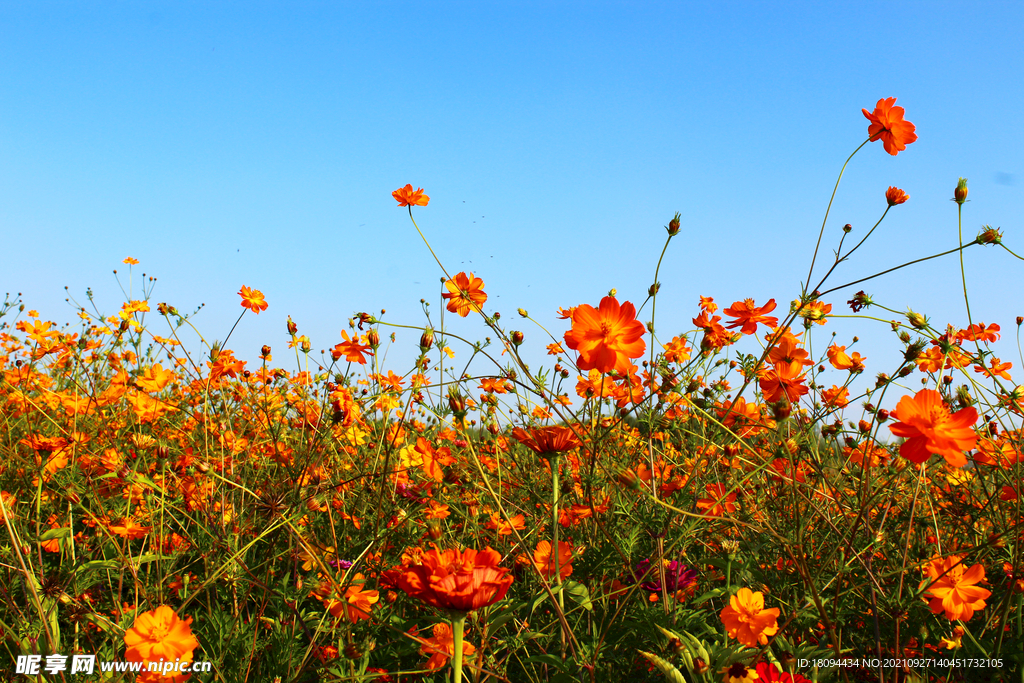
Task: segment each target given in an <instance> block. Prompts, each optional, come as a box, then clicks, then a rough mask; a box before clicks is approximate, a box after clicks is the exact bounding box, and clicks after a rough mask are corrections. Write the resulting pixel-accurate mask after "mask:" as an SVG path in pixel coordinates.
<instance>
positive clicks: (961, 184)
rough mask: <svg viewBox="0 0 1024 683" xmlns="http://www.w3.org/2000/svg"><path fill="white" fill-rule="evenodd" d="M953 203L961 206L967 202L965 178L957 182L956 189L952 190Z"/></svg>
mask: <svg viewBox="0 0 1024 683" xmlns="http://www.w3.org/2000/svg"><path fill="white" fill-rule="evenodd" d="M953 201H954V202H956V203H957V204H960V205H961V206H962V205H963V203H964V202H966V201H967V178H961V179H960V180H958V181H957V183H956V189H955V190H953Z"/></svg>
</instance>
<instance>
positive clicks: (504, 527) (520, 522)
mask: <svg viewBox="0 0 1024 683" xmlns="http://www.w3.org/2000/svg"><path fill="white" fill-rule="evenodd" d="M484 528H485V529H494V530H495V531H496V532H497V533H498V535H499V536H511V535H512V530H513V529H516V530H518V531H522V530H523V529H525V528H526V518H525V517H524V516H523V515H516V516H515V517H510V518H509V520H508V521H507V522H506V521H505V520H504V519H502V518H501V515H500V514H498V513H497V512H494V513H492V514H491V517H490V519H488V520H487V524H484Z"/></svg>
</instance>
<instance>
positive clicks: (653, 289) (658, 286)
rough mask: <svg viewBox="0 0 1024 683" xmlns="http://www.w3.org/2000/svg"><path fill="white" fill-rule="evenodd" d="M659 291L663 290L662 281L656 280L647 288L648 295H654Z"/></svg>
mask: <svg viewBox="0 0 1024 683" xmlns="http://www.w3.org/2000/svg"><path fill="white" fill-rule="evenodd" d="M659 291H661V283H660V282H655V283H654V284H653V285H651V286H650V287H648V288H647V295H648V296H654V295H655V294H657V293H658V292H659Z"/></svg>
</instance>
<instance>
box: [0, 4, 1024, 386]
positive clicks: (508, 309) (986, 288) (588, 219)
mask: <svg viewBox="0 0 1024 683" xmlns="http://www.w3.org/2000/svg"><path fill="white" fill-rule="evenodd" d="M1022 25H1024V6H1022V5H1020V4H1019V3H971V4H968V3H952V2H950V3H941V2H928V3H924V2H921V3H911V2H907V3H872V2H857V3H827V4H826V3H752V2H751V3H682V2H675V3H639V2H637V3H598V2H593V3H568V2H566V3H548V2H543V3H542V2H536V3H469V2H467V3H456V2H446V3H418V4H415V5H413V4H410V3H382V2H374V3H361V4H344V3H302V2H292V3H255V2H246V3H229V2H224V3H194V2H174V3H171V2H145V3H142V2H140V3H57V2H55V3H0V35H2V40H0V63H2V64H3V65H4V66H3V68H2V69H0V225H2V232H3V235H4V251H5V257H4V259H3V261H4V266H3V269H2V272H0V291H11V292H22V293H23V300H24V302H25V303H26V305H27V306H28V307H30V308H35V309H38V310H39V312H40V314H41V316H42V317H43V318H44V319H52V320H55V321H57V322H58V323H63V322H73V321H74V310H73V309H72V308H71V307H69V306H68V305H67V304H66V303H65V302H64V299H65V298H66V296H67V293H68V292H69V293H70V294H72V295H73V296H74V297H75V298H76V299H77V300H79V301H84V300H85V294H84V293H85V290H86V289H87V288H89V287H91V288H92V290H93V292H94V294H95V297H96V300H97V302H99V304H100V306H101V309H102V310H103V311H104V312H106V313H113V312H115V311H116V310H117V308H118V307H119V305H120V303H121V302H122V301H123V297H122V295H121V292H120V290H119V288H118V285H117V283H116V281H115V279H114V277H113V275H112V274H111V271H112V270H113V269H117V270H118V271H119V272H120V273H121V274H122V275H125V274H126V272H127V267H126V266H124V265H123V264H122V263H121V260H122V259H124V258H125V257H127V256H132V257H134V258H137V259H139V260H140V261H141V264H140V265H139V266H136V268H135V270H134V276H133V283H134V286H135V288H136V292H137V291H138V286H139V281H140V274H141V273H142V272H145V273H147V274H148V275H151V276H156V277H157V278H158V281H157V283H156V289H155V291H154V293H153V300H154V302H158V301H166V302H168V303H171V304H173V305H175V306H177V307H178V308H179V309H181V310H183V311H185V310H192V309H194V308H196V307H198V306H199V305H200V304H206V305H205V308H203V310H202V312H201V313H200V314H199V315H197V316H196V317H195V318H194V322H195V324H196V326H197V327H198V328H199V329H200V330H201V331H202V332H203V333H204V335H206V336H207V337H208V338H209V339H211V340H212V339H217V338H219V339H223V337H224V336H225V335H226V334H227V331H228V330H229V329H230V328H231V325H232V323H233V322H234V320H235V318H236V317H237V315H238V313H239V312H240V311H241V308H240V307H239V298H238V296H237V294H236V292H237V291H238V290H239V288H240V287H241V286H242V285H247V286H250V287H254V288H258V289H260V290H262V291H263V292H264V293H265V294H266V297H267V300H268V301H269V303H270V308H269V310H267V311H266V312H265V313H263V314H261V315H260V316H258V317H257V316H252V315H246V318H245V319H244V320H243V321H242V323H241V324H240V325H239V327H238V329H237V330H236V331H235V333H234V335H233V336H232V338H231V342H230V343H229V346H231V347H232V348H234V349H235V350H236V353H237V355H238V356H239V357H241V358H247V359H250V360H254V359H255V358H256V357H257V355H258V349H259V347H260V345H262V344H264V343H267V344H270V345H271V346H273V347H274V350H275V351H274V353H275V364H281V365H286V358H287V356H286V354H285V345H286V343H287V335H286V333H285V321H286V319H287V316H289V315H291V316H292V318H293V319H294V320H295V322H296V323H297V324H298V325H299V331H300V333H302V334H307V335H309V337H310V338H311V339H312V341H313V346H314V349H317V350H319V349H321V348H329V347H330V346H332V345H334V344H335V343H337V342H338V341H340V336H339V332H340V330H342V329H344V328H345V324H346V320H347V318H348V317H349V316H351V315H352V314H353V313H354V312H356V311H362V310H365V311H371V312H373V311H379V310H380V309H381V308H385V309H387V311H388V314H387V316H386V317H387V319H388V320H390V321H392V322H396V323H402V324H411V325H417V324H422V321H423V317H422V313H421V311H420V304H419V301H420V299H421V298H423V299H427V300H428V301H431V302H433V305H432V313H433V314H434V315H435V321H436V316H437V315H438V314H439V312H440V310H439V309H440V308H441V306H440V304H439V287H440V284H439V281H438V280H439V277H440V275H441V273H440V272H439V270H438V268H437V266H436V264H435V263H434V262H433V259H432V258H431V257H430V255H429V253H428V252H427V250H426V247H425V246H424V245H423V243H422V242H421V241H420V239H419V237H418V236H417V235H416V233H415V231H414V229H413V228H412V226H411V224H410V223H409V220H408V215H407V213H406V210H405V209H400V208H397V206H396V203H395V201H394V200H393V199H392V198H391V191H392V190H394V189H395V188H397V187H399V186H402V185H405V184H406V183H412V184H413V185H414V186H415V187H422V188H424V189H425V190H426V192H427V194H428V195H430V197H431V202H430V205H429V206H428V207H426V208H417V210H416V215H417V217H418V221H419V224H420V227H421V228H422V229H423V230H424V231H425V233H426V234H427V235H428V236H429V237H430V239H431V242H432V245H433V247H434V249H435V250H436V251H437V253H438V255H439V256H440V257H441V259H442V260H443V261H444V262H445V263H446V266H447V267H448V268H449V270H450V271H451V272H457V271H459V270H466V271H473V272H474V274H476V275H478V276H480V277H482V278H483V279H484V281H485V283H486V291H487V292H488V294H489V295H490V299H489V301H488V302H487V306H486V309H487V310H488V311H494V310H497V311H500V312H501V313H502V314H503V321H504V322H506V323H508V325H509V327H520V328H522V329H523V330H524V331H525V332H526V336H527V346H526V348H530V349H532V350H531V351H529V352H528V353H527V356H528V358H529V359H530V360H531V362H535V363H542V362H544V363H549V362H550V361H549V360H547V359H546V358H545V356H544V355H543V344H544V343H546V342H547V340H544V339H542V334H541V333H540V331H539V330H536V329H535V328H531V327H530V326H529V325H528V324H525V325H524V324H522V323H518V322H516V321H515V317H516V316H515V309H516V308H517V307H523V308H526V309H528V310H529V311H530V312H531V314H532V315H533V316H534V317H535V318H537V319H538V321H539V322H541V323H543V324H544V325H546V326H548V327H549V329H551V330H552V331H554V332H555V333H556V334H557V335H559V336H560V334H561V333H562V332H564V331H565V329H566V326H565V323H564V322H563V321H558V320H556V317H555V312H556V310H557V308H558V307H559V306H565V307H568V306H572V305H576V304H579V303H591V304H594V305H596V304H597V302H598V301H599V300H600V298H601V296H603V295H604V294H605V293H606V292H607V291H608V290H609V289H611V288H613V287H614V288H617V289H618V292H619V299H620V301H622V300H631V301H634V302H637V303H639V302H640V301H642V300H643V298H644V295H645V293H646V290H647V287H648V286H649V285H650V284H651V282H652V281H653V276H654V275H653V273H654V266H655V263H656V261H657V257H658V254H659V253H660V249H661V246H662V243H663V241H664V238H665V232H664V230H663V226H664V225H665V224H666V223H667V222H668V220H669V219H670V218H671V216H672V215H673V213H674V212H676V211H679V212H681V213H682V216H683V219H682V232H681V235H680V236H679V237H677V238H676V239H674V240H673V242H672V244H671V246H670V247H669V250H668V253H667V254H666V256H665V260H664V263H663V265H662V271H661V275H660V277H659V279H660V280H661V282H662V290H661V296H660V297H659V303H658V322H657V325H658V329H659V336H662V337H663V339H665V340H667V339H668V338H670V337H671V336H672V335H673V334H676V333H680V332H684V331H686V330H689V329H692V324H691V322H690V319H691V318H692V317H694V316H695V315H696V314H697V299H698V296H699V295H706V296H713V297H715V299H716V300H717V301H718V302H720V303H721V304H722V307H723V308H724V307H725V306H727V305H728V304H729V303H731V302H732V301H734V300H737V299H742V298H746V297H751V298H754V299H755V300H756V301H757V302H758V303H761V302H763V301H765V300H767V299H768V298H772V297H774V298H776V299H777V300H778V301H779V302H780V304H782V305H781V308H784V307H785V305H786V302H788V301H790V300H792V299H793V298H794V297H795V296H796V295H797V294H798V291H799V284H800V281H801V280H802V279H803V278H804V277H806V271H807V267H808V264H809V259H810V256H811V253H812V251H813V246H814V240H815V239H816V237H817V234H818V230H819V228H820V226H821V220H822V216H823V214H824V210H825V207H826V205H827V203H828V198H829V194H830V192H831V190H832V186H833V185H834V183H835V178H836V175H837V173H838V171H839V168H840V167H841V165H842V163H843V161H844V160H845V158H846V157H847V155H848V154H849V153H850V152H851V151H852V150H853V149H854V148H856V147H857V145H858V144H860V143H861V142H862V141H863V140H864V138H865V137H866V136H867V125H868V122H867V120H866V119H865V118H864V116H863V115H862V114H861V111H860V110H861V108H862V107H866V108H868V109H869V110H870V109H872V108H873V107H874V104H875V102H876V101H877V100H878V99H879V98H883V97H893V96H894V97H898V98H899V99H898V104H899V105H901V106H904V107H905V108H906V111H907V119H908V120H910V121H912V122H914V123H915V124H916V126H917V133H918V136H919V140H918V141H917V142H916V143H914V144H912V145H911V146H910V147H908V149H907V150H906V151H905V152H902V153H900V154H899V155H898V156H897V157H891V156H889V155H888V154H886V153H885V152H884V151H883V150H882V146H881V143H874V144H871V145H868V146H866V147H865V148H864V149H863V150H861V152H860V153H858V155H857V156H856V157H855V158H854V160H853V161H852V162H851V165H850V167H849V168H848V170H847V172H846V175H845V177H844V181H843V184H842V185H841V186H840V189H839V193H838V195H837V197H836V201H835V203H834V205H833V208H832V214H831V218H830V221H829V224H828V226H827V227H826V238H825V240H824V242H823V245H824V246H823V249H824V254H825V256H826V257H827V256H828V255H829V253H830V250H831V249H832V248H834V246H835V244H836V242H837V240H838V237H839V235H840V234H841V226H842V225H843V224H844V223H851V224H852V225H853V226H854V230H855V231H854V233H853V236H858V235H863V234H864V232H865V231H866V230H867V229H868V228H869V227H870V226H871V225H872V224H873V223H874V221H875V220H877V217H878V216H879V215H881V213H882V211H883V210H884V208H885V200H884V192H885V189H886V187H888V186H889V185H896V186H898V187H901V188H903V189H904V190H906V191H907V192H908V193H909V194H910V195H911V200H910V201H909V202H908V203H907V204H904V205H902V206H899V207H896V208H895V209H893V210H892V211H891V212H890V214H889V217H888V218H887V219H886V220H885V222H884V223H883V224H882V226H881V227H880V228H879V229H878V231H876V233H875V235H874V236H873V237H872V240H871V241H869V242H868V243H867V244H866V245H865V247H863V248H862V249H861V251H860V252H858V255H857V256H856V257H855V258H854V259H853V261H852V263H849V264H844V265H843V266H842V267H841V268H840V269H839V271H838V272H837V274H836V277H835V280H834V282H833V283H834V284H841V283H842V282H844V281H847V280H852V279H856V278H857V277H862V276H864V275H867V274H870V273H872V272H875V271H877V270H882V269H884V268H887V267H891V266H893V265H897V264H899V263H901V262H903V261H905V260H909V259H912V258H917V257H920V256H926V255H929V254H931V253H935V252H937V251H940V250H943V249H948V248H951V247H954V246H956V243H957V242H956V240H957V235H956V227H957V226H956V205H955V204H953V203H952V202H950V201H949V198H950V197H951V196H952V191H953V188H954V186H955V185H956V181H957V178H958V177H959V176H964V177H967V178H968V179H969V180H970V199H971V202H970V203H968V204H966V205H965V210H964V214H965V220H964V231H965V236H966V237H967V238H968V239H971V238H973V237H974V235H976V234H977V232H978V230H979V229H980V227H981V225H982V224H991V225H992V226H994V227H995V226H999V227H1002V228H1003V229H1004V231H1005V233H1006V243H1007V244H1008V245H1009V246H1010V247H1011V248H1017V250H1018V252H1019V253H1024V243H1021V242H1020V240H1019V235H1020V233H1019V231H1018V227H1019V224H1020V218H1021V216H1022V215H1024V210H1022V209H1024V198H1022V194H1021V188H1022V181H1024V168H1022V167H1021V159H1022V158H1024V154H1022V150H1024V139H1022V138H1024V128H1022V127H1021V125H1020V122H1021V121H1024V89H1022V87H1021V85H1020V84H1021V82H1022V74H1021V65H1022V64H1024V47H1022V45H1024V44H1022V42H1021V41H1020V38H1019V30H1020V27H1021V26H1022ZM965 264H966V267H967V273H968V282H969V286H970V287H971V290H972V292H973V293H974V299H973V301H972V312H973V314H974V317H975V319H980V320H984V321H985V322H995V323H998V324H1000V325H1001V326H1002V327H1003V331H1004V340H1003V341H1002V342H1000V344H999V345H997V355H1001V356H1002V357H1003V359H1004V360H1014V361H1015V370H1014V371H1015V372H1016V371H1017V369H1018V368H1019V367H1020V363H1019V358H1018V357H1017V351H1016V348H1015V346H1014V342H1013V336H1014V332H1015V324H1014V318H1015V317H1016V316H1017V315H1018V314H1024V304H1022V303H1021V299H1022V297H1021V294H1022V289H1024V287H1022V284H1021V282H1022V279H1021V267H1022V265H1024V264H1022V263H1021V262H1020V261H1017V260H1015V259H1013V258H1012V257H1010V256H1009V255H1008V254H1006V253H1005V252H1003V251H1002V250H998V249H992V248H988V249H982V248H979V247H974V248H972V249H970V250H969V251H968V252H967V255H966V258H965ZM905 272H906V275H902V274H894V275H890V276H886V277H884V278H881V279H878V280H876V281H873V282H871V283H867V284H865V285H862V286H858V287H855V288H852V289H851V290H849V291H844V292H839V293H837V294H835V295H834V296H832V297H830V299H829V300H830V301H831V302H832V303H833V304H834V305H835V311H837V312H846V313H848V312H849V310H848V309H847V308H846V306H845V303H844V302H845V301H846V300H847V299H848V298H850V295H852V294H853V291H855V290H856V289H859V288H861V287H863V288H864V289H866V290H867V291H868V292H869V293H870V294H873V295H874V297H875V299H876V300H878V301H879V302H881V303H884V304H885V305H887V306H889V307H890V308H893V309H897V310H905V309H906V308H907V307H908V306H909V307H912V308H914V309H915V310H917V311H920V312H922V313H925V314H928V315H930V316H931V317H932V319H933V321H934V322H937V323H939V324H944V323H946V322H950V323H954V324H957V325H960V326H963V325H965V324H966V315H965V313H964V305H963V297H962V294H961V292H960V288H961V284H960V272H959V264H958V262H957V261H956V260H955V259H952V258H946V259H941V260H937V261H933V262H930V263H928V264H925V265H923V266H919V267H915V268H913V269H910V270H909V271H905ZM125 282H126V279H125ZM65 286H67V287H68V292H65V290H64V287H65ZM880 315H881V317H885V318H890V317H891V315H889V314H884V313H883V314H880ZM154 317H155V316H154ZM150 320H151V322H154V323H156V325H155V326H154V327H153V331H154V332H156V333H158V334H159V333H161V326H160V324H159V321H155V320H153V318H151V319H150ZM446 324H450V325H451V329H452V330H453V331H455V332H458V333H460V334H463V335H465V336H468V337H470V338H474V339H476V338H482V337H483V336H485V335H486V334H487V331H486V328H485V327H484V326H483V323H482V322H481V321H479V320H475V319H473V318H467V319H465V320H461V319H455V318H454V316H450V315H449V316H448V318H447V323H446ZM830 331H835V332H836V333H837V334H838V335H839V336H838V339H839V341H840V343H846V342H847V341H848V340H849V337H850V336H852V335H853V334H858V335H859V336H860V337H861V339H862V341H861V343H860V344H859V345H858V347H857V348H858V349H859V350H861V352H862V353H864V355H865V356H867V357H868V360H869V363H868V371H869V373H870V374H871V375H873V374H875V373H877V372H882V371H889V370H891V368H892V367H893V366H894V365H895V362H896V358H897V357H898V355H899V353H898V348H897V345H896V343H895V339H893V337H892V333H891V332H889V331H888V326H887V325H884V324H872V325H868V324H865V323H863V322H857V323H849V322H844V321H842V320H835V321H833V322H830V323H829V326H827V327H826V328H820V329H817V330H816V331H815V335H816V336H815V339H817V340H819V342H818V343H825V342H827V341H828V333H829V332H830ZM823 332H824V334H823ZM417 339H418V334H415V333H413V332H404V333H403V332H399V338H398V346H397V347H396V348H395V349H394V350H393V351H392V352H391V355H390V356H389V363H391V362H394V366H393V367H394V368H395V369H396V371H400V372H404V371H405V370H406V369H407V367H408V363H409V362H410V361H411V358H412V357H413V355H414V352H415V348H414V347H415V344H416V341H417ZM531 343H532V346H531ZM821 348H823V347H821ZM456 353H459V349H458V348H456ZM293 365H294V360H293V361H292V366H293ZM286 367H289V366H288V365H286Z"/></svg>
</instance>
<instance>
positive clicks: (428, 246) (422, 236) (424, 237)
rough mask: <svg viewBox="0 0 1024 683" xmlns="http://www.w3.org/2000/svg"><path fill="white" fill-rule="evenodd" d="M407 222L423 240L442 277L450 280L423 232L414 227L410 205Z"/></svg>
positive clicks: (416, 226)
mask: <svg viewBox="0 0 1024 683" xmlns="http://www.w3.org/2000/svg"><path fill="white" fill-rule="evenodd" d="M409 220H411V221H412V225H413V227H414V228H416V232H418V233H419V234H420V237H421V238H422V239H423V244H425V245H427V249H429V250H430V255H431V256H433V257H434V260H435V261H437V265H439V266H441V272H442V273H444V276H445V277H446V278H448V279H449V280H451V279H452V276H451V275H449V274H448V271H447V270H445V269H444V266H443V265H441V259H439V258H437V254H435V253H434V248H433V247H431V246H430V242H428V241H427V237H426V235H424V234H423V231H422V230H420V226H418V225H416V219H415V218H413V217H412V205H411V204H410V205H409Z"/></svg>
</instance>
